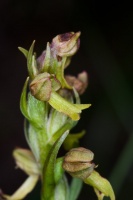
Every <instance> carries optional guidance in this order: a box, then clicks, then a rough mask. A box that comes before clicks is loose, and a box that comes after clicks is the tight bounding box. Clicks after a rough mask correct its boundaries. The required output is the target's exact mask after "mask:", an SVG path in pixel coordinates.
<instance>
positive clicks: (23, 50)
mask: <svg viewBox="0 0 133 200" xmlns="http://www.w3.org/2000/svg"><path fill="white" fill-rule="evenodd" d="M18 49H19V50H20V51H21V52H22V53H23V54H24V56H25V57H26V58H27V57H28V51H27V50H26V49H24V48H22V47H18Z"/></svg>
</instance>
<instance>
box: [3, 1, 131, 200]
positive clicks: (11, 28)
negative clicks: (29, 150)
mask: <svg viewBox="0 0 133 200" xmlns="http://www.w3.org/2000/svg"><path fill="white" fill-rule="evenodd" d="M69 31H74V32H76V31H81V33H82V34H81V47H80V50H79V51H78V53H77V54H76V55H75V56H74V58H73V60H72V63H71V65H70V67H69V68H68V69H67V70H66V72H67V73H68V74H70V73H71V74H73V75H76V74H78V73H79V72H81V71H83V70H86V71H87V72H88V74H89V87H88V89H87V91H86V93H85V94H84V95H83V96H82V102H84V103H91V104H92V107H91V108H90V109H88V110H85V111H84V112H83V114H82V118H81V121H80V122H79V124H78V126H77V127H76V129H75V131H77V130H78V131H80V130H82V129H86V130H87V133H86V135H85V137H84V138H83V139H82V141H81V145H82V146H84V147H86V148H89V149H91V150H92V151H93V152H94V153H95V163H96V164H98V165H99V167H98V171H99V172H100V173H101V174H102V175H103V176H104V177H107V178H108V179H109V180H110V181H111V183H112V185H113V188H114V190H115V193H116V196H117V200H125V199H128V200H132V199H133V194H132V190H133V173H132V170H133V81H132V79H133V56H132V55H133V8H132V6H131V5H130V3H129V2H128V1H126V2H125V1H123V3H122V1H114V0H112V1H107V2H106V3H105V2H104V1H97V0H90V1H84V0H82V1H81V0H66V1H61V0H55V1H50V0H49V1H45V0H38V1H35V0H19V1H18V0H1V1H0V63H1V64H0V65H1V66H0V86H1V87H0V89H1V92H0V94H1V98H0V134H1V135H0V138H1V139H0V188H2V190H3V191H4V192H6V193H10V194H11V193H13V192H14V191H15V190H16V189H17V188H18V186H19V185H20V184H21V183H22V182H23V181H24V180H25V178H26V176H25V175H24V173H23V172H22V171H20V170H14V166H15V164H14V160H13V158H12V150H13V149H14V148H15V147H16V146H20V147H27V144H26V141H25V138H24V133H23V116H22V114H21V113H20V110H19V99H20V94H21V90H22V87H23V84H24V81H25V79H26V76H27V70H26V60H25V58H24V56H23V55H22V54H21V53H20V52H19V51H18V49H17V47H18V46H22V47H24V48H26V49H28V48H29V47H30V45H31V43H32V41H33V40H34V39H35V40H36V47H35V51H36V52H37V55H40V53H41V52H42V50H43V49H45V47H46V42H47V41H49V42H51V39H52V38H53V37H54V36H56V35H57V34H61V33H65V32H69ZM38 195H39V185H38V186H37V187H36V190H35V191H34V192H33V193H32V194H30V195H28V196H27V198H26V199H27V200H28V199H37V198H38ZM80 199H82V200H86V199H90V200H96V196H95V194H94V192H93V190H92V188H91V187H89V186H86V185H84V188H83V190H82V192H81V195H80V197H79V200H80Z"/></svg>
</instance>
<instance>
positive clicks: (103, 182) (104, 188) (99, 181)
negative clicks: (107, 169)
mask: <svg viewBox="0 0 133 200" xmlns="http://www.w3.org/2000/svg"><path fill="white" fill-rule="evenodd" d="M84 182H85V183H86V184H89V185H91V186H92V187H93V188H94V190H95V192H96V194H97V196H98V199H99V200H102V199H103V197H104V196H107V197H110V199H111V200H115V195H114V191H113V189H112V186H111V184H110V183H109V181H108V180H107V179H105V178H103V177H102V176H100V174H99V173H98V172H96V171H95V170H94V171H93V172H92V173H91V175H90V176H89V177H88V178H86V179H85V180H84Z"/></svg>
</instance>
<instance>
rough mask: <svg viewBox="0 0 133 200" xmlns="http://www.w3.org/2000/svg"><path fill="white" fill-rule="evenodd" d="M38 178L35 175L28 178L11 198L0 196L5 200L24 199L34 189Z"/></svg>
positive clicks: (4, 195)
mask: <svg viewBox="0 0 133 200" xmlns="http://www.w3.org/2000/svg"><path fill="white" fill-rule="evenodd" d="M38 179H39V177H38V176H37V175H34V176H29V177H28V178H27V179H26V181H25V182H24V183H23V184H22V185H21V186H20V187H19V188H18V190H17V191H16V192H15V193H13V194H12V195H11V196H10V195H6V194H3V195H2V196H3V197H4V198H5V199H7V200H20V199H24V198H25V197H26V195H27V194H28V193H30V192H31V191H32V190H33V188H34V187H35V185H36V183H37V181H38Z"/></svg>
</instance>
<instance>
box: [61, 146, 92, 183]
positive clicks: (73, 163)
mask: <svg viewBox="0 0 133 200" xmlns="http://www.w3.org/2000/svg"><path fill="white" fill-rule="evenodd" d="M93 158H94V154H93V152H92V151H90V150H88V149H85V148H83V147H78V148H73V149H71V150H70V151H69V152H68V153H67V154H66V155H65V157H64V162H63V168H64V169H65V170H66V171H67V172H68V173H69V174H70V175H72V176H74V177H77V178H81V179H83V180H84V179H85V178H87V177H88V176H89V175H90V174H91V173H92V171H93V169H94V168H95V164H94V163H92V160H93Z"/></svg>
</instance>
